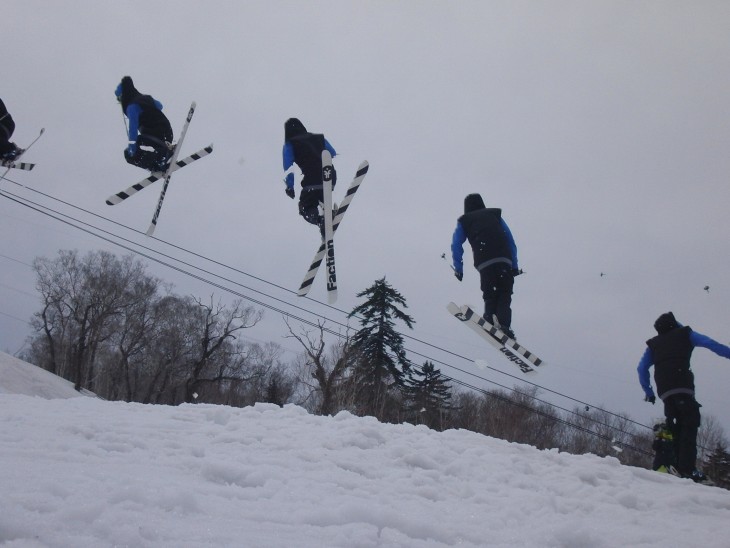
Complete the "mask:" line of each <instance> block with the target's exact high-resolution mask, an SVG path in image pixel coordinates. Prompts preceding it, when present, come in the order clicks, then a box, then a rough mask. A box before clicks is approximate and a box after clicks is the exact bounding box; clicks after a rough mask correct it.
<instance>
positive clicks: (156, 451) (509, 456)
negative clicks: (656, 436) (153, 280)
mask: <svg viewBox="0 0 730 548" xmlns="http://www.w3.org/2000/svg"><path fill="white" fill-rule="evenodd" d="M67 389H68V383H67V382H66V381H63V380H62V379H58V378H57V377H54V376H52V375H49V374H48V373H47V372H45V371H41V370H39V369H38V368H35V367H34V366H31V365H27V364H24V365H22V366H20V365H19V363H18V362H17V360H15V359H14V358H11V357H9V356H7V355H4V354H0V416H2V418H3V419H2V421H3V427H2V429H0V447H2V450H1V451H0V470H2V473H1V474H0V492H1V493H2V495H3V496H2V497H0V544H2V546H3V547H13V548H15V547H41V546H54V547H55V546H59V547H61V546H63V547H67V546H68V547H70V546H73V547H95V548H96V547H103V546H134V547H147V546H150V547H151V546H170V547H188V546H190V547H198V546H204V547H205V546H251V547H287V548H290V547H301V548H309V547H311V548H315V547H317V548H319V547H327V546H342V547H362V548H366V547H437V546H459V547H477V546H496V547H500V546H505V547H506V546H519V547H530V546H546V547H575V548H578V547H616V546H643V547H649V546H657V547H661V548H666V547H667V546H703V547H711V546H717V547H727V546H728V542H729V541H728V538H730V535H729V533H730V492H728V491H725V490H722V489H719V488H714V487H707V486H702V485H696V484H694V483H692V482H690V481H688V480H681V479H678V478H674V477H670V476H667V475H665V474H660V473H656V472H652V471H649V470H643V469H639V468H632V467H628V466H622V465H620V464H619V462H618V461H617V460H616V459H615V458H598V457H595V456H592V455H583V456H576V455H568V454H561V453H558V452H557V451H554V450H552V451H538V450H537V449H534V448H532V447H529V446H525V445H518V444H514V443H507V442H505V441H502V440H497V439H493V438H489V437H485V436H482V435H479V434H475V433H472V432H468V431H457V430H450V431H446V432H441V433H439V432H434V431H431V430H428V429H427V428H425V427H422V426H411V425H405V424H404V425H391V424H380V423H378V422H377V421H376V420H375V419H372V418H358V417H355V416H353V415H351V414H350V413H347V412H341V413H338V414H337V415H336V416H334V417H320V416H315V415H311V414H309V413H307V412H306V411H305V410H304V409H302V408H300V407H296V406H293V405H288V406H285V407H284V408H279V407H277V406H275V405H269V404H257V405H255V406H254V407H247V408H243V409H238V408H231V407H224V406H218V405H205V404H198V405H181V406H178V407H168V406H159V405H142V404H135V403H122V402H107V401H102V400H100V399H97V398H93V397H73V398H69V397H67V396H68V392H67ZM33 391H37V393H38V394H39V395H41V396H42V397H34V396H32V395H30V394H31V393H32V392H33ZM55 391H58V397H57V398H54V396H53V394H54V392H55ZM49 397H50V398H54V399H46V398H49Z"/></svg>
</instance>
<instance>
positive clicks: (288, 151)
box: [281, 141, 294, 171]
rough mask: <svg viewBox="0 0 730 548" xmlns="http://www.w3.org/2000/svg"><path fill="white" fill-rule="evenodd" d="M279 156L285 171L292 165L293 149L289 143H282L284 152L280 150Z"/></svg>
mask: <svg viewBox="0 0 730 548" xmlns="http://www.w3.org/2000/svg"><path fill="white" fill-rule="evenodd" d="M281 155H282V157H283V159H284V171H286V170H288V169H289V168H290V167H291V166H292V165H294V149H293V148H292V146H291V143H290V142H289V141H286V142H285V143H284V150H282V152H281Z"/></svg>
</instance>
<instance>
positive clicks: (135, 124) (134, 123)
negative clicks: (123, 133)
mask: <svg viewBox="0 0 730 548" xmlns="http://www.w3.org/2000/svg"><path fill="white" fill-rule="evenodd" d="M141 112H142V108H141V107H140V106H139V105H138V104H136V103H131V104H130V105H129V106H128V107H127V118H129V140H130V141H134V142H136V141H137V132H138V131H139V115H140V113H141Z"/></svg>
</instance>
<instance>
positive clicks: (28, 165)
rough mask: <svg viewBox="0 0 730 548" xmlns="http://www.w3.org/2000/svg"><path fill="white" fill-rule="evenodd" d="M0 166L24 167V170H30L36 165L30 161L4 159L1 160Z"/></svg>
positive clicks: (10, 167) (9, 167)
mask: <svg viewBox="0 0 730 548" xmlns="http://www.w3.org/2000/svg"><path fill="white" fill-rule="evenodd" d="M0 166H2V167H6V168H8V169H22V170H23V171H30V170H32V169H33V168H34V167H35V164H31V163H29V162H16V161H15V160H3V161H2V162H0Z"/></svg>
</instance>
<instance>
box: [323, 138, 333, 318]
mask: <svg viewBox="0 0 730 548" xmlns="http://www.w3.org/2000/svg"><path fill="white" fill-rule="evenodd" d="M333 173H334V167H333V166H332V154H330V151H329V150H327V149H324V150H323V151H322V196H323V204H322V211H323V213H324V245H325V254H326V255H327V302H328V303H329V304H334V303H335V301H337V270H336V269H335V241H334V238H333V236H334V230H333V229H332V223H333V217H334V212H333V211H332V207H333V206H332V175H333Z"/></svg>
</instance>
